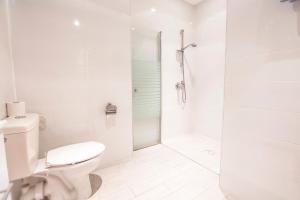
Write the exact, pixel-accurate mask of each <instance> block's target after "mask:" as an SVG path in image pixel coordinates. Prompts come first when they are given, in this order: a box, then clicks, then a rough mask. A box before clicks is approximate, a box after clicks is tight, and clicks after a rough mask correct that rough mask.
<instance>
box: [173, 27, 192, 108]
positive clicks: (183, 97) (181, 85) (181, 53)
mask: <svg viewBox="0 0 300 200" xmlns="http://www.w3.org/2000/svg"><path fill="white" fill-rule="evenodd" d="M180 39H181V49H179V50H177V60H178V62H179V63H180V68H181V71H182V81H180V82H177V83H176V89H177V90H178V91H179V90H180V91H181V100H182V103H184V104H185V103H186V99H187V98H186V83H185V69H184V52H185V50H186V49H188V48H189V47H197V44H196V43H191V44H188V45H186V46H185V45H184V30H181V31H180Z"/></svg>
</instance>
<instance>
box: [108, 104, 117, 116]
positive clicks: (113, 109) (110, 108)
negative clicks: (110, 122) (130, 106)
mask: <svg viewBox="0 0 300 200" xmlns="http://www.w3.org/2000/svg"><path fill="white" fill-rule="evenodd" d="M117 110H118V108H117V106H116V105H113V104H111V103H108V104H107V105H106V107H105V114H106V115H115V114H117Z"/></svg>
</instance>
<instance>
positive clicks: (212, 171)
mask: <svg viewBox="0 0 300 200" xmlns="http://www.w3.org/2000/svg"><path fill="white" fill-rule="evenodd" d="M162 145H163V146H165V147H167V148H168V149H170V150H172V151H174V152H176V153H178V154H180V155H181V156H183V157H185V158H187V159H188V160H190V161H192V162H193V163H196V164H197V165H199V166H201V167H202V168H204V169H206V170H208V171H210V172H211V173H213V174H215V175H217V176H220V174H219V173H217V172H215V171H214V170H212V169H210V168H208V167H206V166H204V165H202V164H201V163H199V162H197V161H196V160H194V159H192V158H190V157H189V156H187V155H185V154H184V153H182V152H180V151H178V150H176V149H175V148H173V147H171V146H169V145H167V144H162Z"/></svg>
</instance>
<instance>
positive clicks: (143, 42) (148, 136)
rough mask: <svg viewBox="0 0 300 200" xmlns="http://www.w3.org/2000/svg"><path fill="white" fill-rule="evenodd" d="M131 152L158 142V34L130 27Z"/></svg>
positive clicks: (159, 42)
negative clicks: (132, 149)
mask: <svg viewBox="0 0 300 200" xmlns="http://www.w3.org/2000/svg"><path fill="white" fill-rule="evenodd" d="M132 77H133V89H132V91H133V141H134V150H138V149H141V148H145V147H148V146H152V145H155V144H159V143H160V140H161V139H160V138H161V137H160V135H161V133H160V132H161V131H160V121H161V33H157V32H152V31H145V30H139V29H136V28H132Z"/></svg>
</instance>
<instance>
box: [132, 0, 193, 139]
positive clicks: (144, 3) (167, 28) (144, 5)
mask: <svg viewBox="0 0 300 200" xmlns="http://www.w3.org/2000/svg"><path fill="white" fill-rule="evenodd" d="M151 8H155V9H156V10H157V12H155V13H153V12H151ZM193 14H194V8H193V6H192V5H190V4H187V3H185V2H184V1H182V0H164V1H161V0H152V1H149V0H132V26H134V27H135V28H136V29H142V30H149V31H156V32H160V31H162V124H161V129H162V140H163V141H164V140H166V139H169V138H171V137H175V136H178V135H180V134H184V133H187V132H191V130H192V123H191V115H190V113H191V112H190V107H191V99H192V98H191V96H190V95H191V94H192V92H191V90H192V87H193V83H192V77H191V75H192V74H193V73H192V72H191V71H192V70H193V65H192V64H191V62H192V54H190V55H188V56H187V61H188V63H187V66H186V67H187V76H188V78H187V81H188V82H187V87H188V103H187V105H186V106H185V108H183V107H182V105H181V104H180V103H179V102H178V96H177V91H176V89H175V85H176V83H177V82H178V81H181V79H182V76H181V71H180V67H179V66H180V64H179V63H178V62H177V61H176V50H177V49H180V30H181V29H185V31H186V43H189V42H191V41H193V37H194V35H193V34H194V32H193V25H192V24H190V22H192V20H193Z"/></svg>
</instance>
